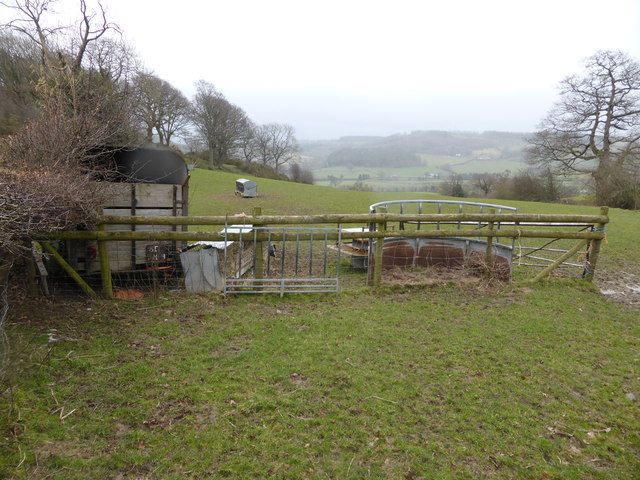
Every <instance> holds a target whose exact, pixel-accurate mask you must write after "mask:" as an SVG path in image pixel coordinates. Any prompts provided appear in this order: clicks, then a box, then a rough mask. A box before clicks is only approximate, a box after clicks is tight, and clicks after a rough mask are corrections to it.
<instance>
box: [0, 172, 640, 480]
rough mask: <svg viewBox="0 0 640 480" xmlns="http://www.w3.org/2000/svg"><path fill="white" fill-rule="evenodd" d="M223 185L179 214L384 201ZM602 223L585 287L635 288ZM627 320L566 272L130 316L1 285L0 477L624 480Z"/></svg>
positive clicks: (633, 436)
mask: <svg viewBox="0 0 640 480" xmlns="http://www.w3.org/2000/svg"><path fill="white" fill-rule="evenodd" d="M237 177H238V176H237V175H234V174H229V173H224V172H207V171H200V170H198V171H196V172H195V173H194V175H193V178H192V182H191V198H192V202H191V205H190V208H191V213H192V214H194V215H226V214H229V215H234V214H236V213H240V212H246V213H250V212H251V209H252V208H253V207H254V206H261V207H262V209H263V212H264V213H265V214H304V213H319V212H322V213H362V212H366V211H367V207H368V205H369V204H371V203H374V202H377V201H381V200H384V199H397V198H398V196H397V194H396V195H393V194H372V193H366V192H351V191H336V190H334V189H330V188H326V187H317V186H309V185H300V184H293V183H282V182H276V181H269V180H263V179H256V180H257V181H258V185H259V186H258V193H259V195H260V196H259V197H258V198H257V199H242V198H239V197H235V196H234V194H233V191H234V181H235V179H236V178H237ZM402 196H403V197H404V198H419V197H420V195H418V194H414V195H409V194H403V195H402ZM505 203H508V204H509V205H514V206H517V207H518V208H519V209H520V211H521V212H527V213H551V212H555V213H570V212H574V213H590V214H593V213H597V211H598V209H597V208H595V207H576V206H568V205H551V204H536V203H526V202H505ZM610 216H611V224H610V225H609V226H608V229H607V236H608V243H606V244H605V245H603V251H602V254H601V260H600V269H599V270H598V272H597V274H596V275H597V276H598V278H605V279H611V280H615V279H621V278H622V279H627V280H625V281H626V282H637V283H636V285H638V284H640V271H639V270H640V266H639V265H638V264H639V262H638V260H637V259H638V256H639V255H640V245H639V242H638V241H637V239H638V238H639V236H640V212H628V211H621V210H617V209H613V210H612V211H611V212H610ZM638 313H639V311H638V305H637V304H633V302H629V301H626V302H623V303H613V302H611V301H609V300H608V299H607V297H605V296H603V295H601V294H600V293H599V291H598V290H597V288H596V286H594V285H592V284H589V283H585V282H583V281H582V280H580V279H567V278H561V279H558V278H553V279H550V280H547V281H545V282H543V283H540V284H536V285H533V286H532V285H527V286H524V285H518V284H510V285H485V284H479V283H458V284H456V283H450V282H440V283H439V282H436V283H434V284H430V285H425V284H421V285H411V286H408V285H395V286H394V285H386V286H383V287H380V288H377V289H372V288H369V287H358V288H353V289H350V290H347V291H343V292H342V293H341V294H340V295H339V296H335V295H315V296H314V295H307V296H302V295H289V296H285V297H284V298H279V297H270V296H267V297H259V298H258V297H240V298H235V297H234V298H227V299H224V298H222V297H220V296H219V295H218V294H215V293H211V294H204V295H187V294H184V293H168V294H166V295H164V296H161V297H160V298H157V299H146V300H143V301H137V302H126V301H97V302H90V301H85V300H72V299H53V300H43V299H32V300H29V299H26V298H22V297H21V296H20V295H19V294H17V293H16V292H14V293H13V296H12V310H11V312H10V318H9V322H8V324H7V327H6V329H7V333H8V336H9V340H10V344H11V351H10V363H9V364H8V367H9V368H8V371H7V373H6V374H5V375H4V377H3V378H2V384H1V388H0V478H10V479H45V478H47V479H86V478H100V479H102V478H109V479H185V478H192V479H196V478H198V479H208V478H234V479H236V478H237V479H245V478H283V479H289V478H291V479H300V478H308V479H327V478H329V479H363V478H377V479H387V478H389V479H432V478H438V479H468V478H491V479H633V478H640V475H639V474H638V472H639V471H640V408H639V403H638V401H636V400H635V398H640V368H639V367H640V326H639V324H638V317H639V316H638Z"/></svg>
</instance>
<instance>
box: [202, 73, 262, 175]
mask: <svg viewBox="0 0 640 480" xmlns="http://www.w3.org/2000/svg"><path fill="white" fill-rule="evenodd" d="M191 121H192V122H193V124H194V125H195V127H196V131H197V132H198V135H199V136H200V138H201V139H202V141H203V142H204V143H205V144H206V145H207V149H208V150H209V168H210V169H213V168H215V167H217V168H221V167H222V164H223V163H224V162H225V161H226V160H228V159H229V158H230V157H231V155H232V154H233V153H234V152H235V151H237V150H238V148H240V147H241V146H242V143H243V141H244V140H245V139H246V136H247V132H248V130H249V128H250V126H251V122H250V120H249V118H248V117H247V114H246V113H245V112H244V111H243V110H242V109H241V108H240V107H238V106H236V105H233V104H232V103H229V102H228V101H227V99H226V98H225V97H224V95H222V93H220V92H218V91H217V90H216V89H215V87H214V86H213V84H211V83H208V82H206V81H204V80H200V81H199V82H197V83H196V94H195V97H194V99H193V102H192V113H191Z"/></svg>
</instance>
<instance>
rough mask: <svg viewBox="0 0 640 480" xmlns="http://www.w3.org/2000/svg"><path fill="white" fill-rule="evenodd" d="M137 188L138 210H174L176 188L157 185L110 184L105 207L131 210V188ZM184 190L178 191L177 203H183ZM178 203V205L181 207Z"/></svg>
mask: <svg viewBox="0 0 640 480" xmlns="http://www.w3.org/2000/svg"><path fill="white" fill-rule="evenodd" d="M132 185H133V186H134V188H135V196H136V208H154V207H163V208H170V209H173V206H174V188H173V187H174V186H173V185H166V184H157V183H135V184H131V183H110V184H109V186H108V187H107V192H108V196H107V200H106V201H105V207H119V208H131V186H132ZM182 193H183V192H182V189H181V188H178V189H177V191H176V197H175V198H176V201H177V202H180V203H181V202H182V200H183V199H182ZM180 203H178V205H180Z"/></svg>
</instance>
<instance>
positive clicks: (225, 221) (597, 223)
mask: <svg viewBox="0 0 640 480" xmlns="http://www.w3.org/2000/svg"><path fill="white" fill-rule="evenodd" d="M607 214H608V208H607V207H601V208H600V214H599V215H554V214H519V213H518V214H514V213H501V214H496V213H494V212H490V213H464V214H462V213H461V214H389V213H375V214H326V215H302V216H300V215H291V216H279V215H262V214H261V210H260V209H259V208H257V209H255V210H254V212H253V215H244V214H242V215H239V216H238V215H237V216H191V217H166V216H162V217H156V216H144V217H137V216H105V217H102V219H101V224H100V226H99V227H98V229H97V230H92V231H86V230H84V231H79V230H78V231H69V232H62V233H57V234H51V235H49V236H47V238H41V239H39V240H41V242H42V243H43V248H44V249H45V250H46V251H48V252H50V253H52V254H53V255H55V254H54V253H53V252H52V251H51V250H52V249H51V248H50V246H49V245H48V244H47V241H48V240H53V239H55V240H65V239H69V240H95V241H97V243H98V253H99V260H100V265H101V272H102V273H101V275H102V287H103V294H104V295H105V296H106V297H111V296H112V295H113V288H112V283H111V271H110V266H109V251H108V249H107V243H106V242H108V241H122V240H129V241H136V240H151V241H173V242H194V241H225V240H238V239H239V238H236V237H238V235H237V234H226V235H225V234H224V233H221V232H220V231H216V232H214V231H204V232H188V231H187V232H185V231H135V230H134V231H107V230H106V225H113V224H117V225H154V226H166V225H171V226H176V227H177V226H212V227H215V226H223V227H224V226H225V225H229V224H231V223H236V224H237V223H244V224H247V225H254V226H277V225H315V226H323V225H324V226H326V225H335V226H337V229H336V233H335V234H333V235H330V237H329V238H331V239H334V237H335V239H336V240H337V239H338V237H339V236H340V237H341V239H342V240H348V239H354V238H358V239H362V238H367V239H389V238H394V237H405V238H407V237H409V238H414V237H415V238H447V237H463V238H465V237H467V238H485V239H486V241H487V249H486V258H485V264H486V265H491V264H492V262H491V255H492V249H491V245H492V242H493V241H494V239H495V238H514V239H521V238H547V239H570V240H576V243H575V245H574V246H573V247H572V248H570V249H568V250H567V251H566V252H565V253H564V254H563V255H561V256H560V257H559V258H557V259H556V260H555V261H554V262H553V263H551V264H549V265H548V266H546V267H545V268H544V269H543V270H542V271H540V272H539V273H538V274H537V275H535V277H534V278H532V279H531V280H529V281H539V280H540V279H542V278H544V277H545V276H547V275H549V273H551V272H552V271H553V270H554V269H555V268H556V267H558V266H559V265H561V264H562V263H563V262H565V261H566V260H567V259H568V258H570V257H572V256H574V255H576V253H577V252H579V251H580V250H581V249H585V250H586V252H587V260H586V262H585V279H586V280H588V281H591V280H592V279H593V276H594V273H595V270H596V266H597V263H598V257H599V254H600V246H601V242H602V240H603V239H604V238H605V228H606V224H607V223H608V222H609V217H608V215H607ZM389 222H403V223H413V224H418V225H429V224H432V225H434V224H437V225H438V226H439V228H440V229H439V230H429V229H417V230H402V231H398V230H388V229H387V228H386V226H387V224H388V223H389ZM354 224H359V225H363V224H365V225H371V226H372V227H374V226H375V228H371V229H370V230H369V231H361V232H347V231H341V233H340V234H339V233H338V230H339V229H342V227H343V226H344V225H354ZM471 224H479V225H483V226H484V227H486V228H482V229H478V228H474V229H460V226H461V225H471ZM443 225H444V226H451V229H443V227H442V226H443ZM576 225H583V226H584V225H588V226H590V228H589V229H588V231H568V230H566V227H569V226H576ZM496 226H499V228H495V227H496ZM261 235H262V236H264V238H262V236H258V237H257V240H267V238H266V234H261ZM269 235H270V239H271V240H287V239H289V238H288V237H289V236H290V237H291V239H292V240H293V239H300V237H299V234H293V233H287V232H286V231H282V232H278V231H274V232H272V233H270V234H269ZM294 235H295V236H296V237H295V238H294ZM375 255H376V256H378V257H379V258H378V259H377V261H375V262H374V264H373V274H372V275H371V283H372V284H373V285H379V284H380V280H381V272H382V261H381V258H382V257H381V255H382V249H381V248H380V249H377V250H376V252H375ZM56 259H57V260H58V261H59V262H60V263H61V265H63V267H64V268H65V270H67V272H68V273H69V274H70V275H71V276H72V277H73V278H74V279H75V280H76V281H77V282H78V283H79V284H80V285H81V286H82V287H83V289H85V291H87V293H88V294H89V295H91V296H95V295H96V294H95V292H93V290H92V289H91V288H90V287H89V285H87V284H86V283H84V282H83V281H82V278H81V277H80V275H78V274H77V273H75V272H73V269H72V268H71V267H70V266H69V265H68V264H66V262H65V261H64V259H63V258H61V257H60V256H59V255H57V256H56ZM487 274H488V275H489V274H490V272H489V271H487Z"/></svg>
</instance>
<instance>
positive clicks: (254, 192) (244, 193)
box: [236, 178, 258, 198]
mask: <svg viewBox="0 0 640 480" xmlns="http://www.w3.org/2000/svg"><path fill="white" fill-rule="evenodd" d="M236 195H240V196H241V197H244V198H253V197H256V196H258V185H257V184H256V182H254V181H252V180H247V179H246V178H239V179H238V180H236Z"/></svg>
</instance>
